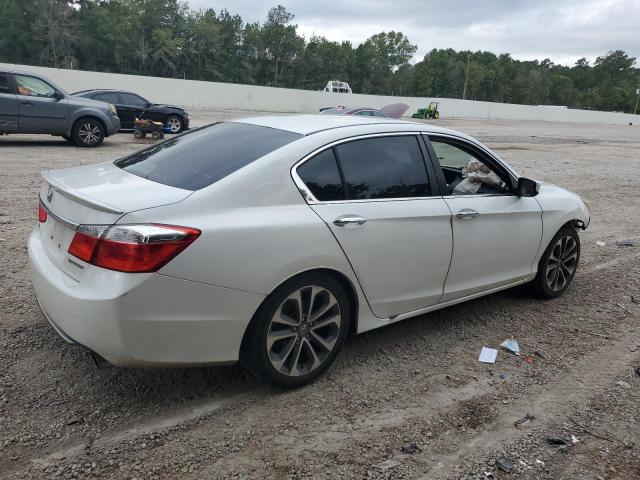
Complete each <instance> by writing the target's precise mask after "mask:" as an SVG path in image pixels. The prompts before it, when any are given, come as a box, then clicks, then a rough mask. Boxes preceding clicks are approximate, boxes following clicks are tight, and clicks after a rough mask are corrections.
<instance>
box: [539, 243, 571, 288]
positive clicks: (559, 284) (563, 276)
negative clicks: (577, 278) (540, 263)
mask: <svg viewBox="0 0 640 480" xmlns="http://www.w3.org/2000/svg"><path fill="white" fill-rule="evenodd" d="M577 261H578V243H577V242H576V239H575V238H573V237H572V236H571V235H565V236H563V237H560V238H559V239H558V241H557V242H556V244H555V245H554V246H553V249H552V250H551V253H550V254H549V260H548V261H547V271H546V275H545V278H546V282H547V287H549V289H550V290H552V291H554V292H558V291H560V290H562V289H563V288H564V287H565V286H566V285H567V284H568V283H569V282H570V281H571V277H572V276H573V274H574V272H575V270H576V266H577Z"/></svg>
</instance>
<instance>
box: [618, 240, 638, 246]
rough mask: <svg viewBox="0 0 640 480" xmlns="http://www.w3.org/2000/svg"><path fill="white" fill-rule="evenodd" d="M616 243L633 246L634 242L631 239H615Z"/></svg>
mask: <svg viewBox="0 0 640 480" xmlns="http://www.w3.org/2000/svg"><path fill="white" fill-rule="evenodd" d="M616 245H618V246H620V247H633V246H634V245H635V242H634V241H633V240H616Z"/></svg>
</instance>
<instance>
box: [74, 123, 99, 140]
mask: <svg viewBox="0 0 640 480" xmlns="http://www.w3.org/2000/svg"><path fill="white" fill-rule="evenodd" d="M78 137H80V140H81V141H82V143H84V144H85V145H93V144H94V143H97V142H98V141H99V140H100V127H98V125H96V124H94V123H91V122H85V123H83V124H82V125H80V128H79V129H78Z"/></svg>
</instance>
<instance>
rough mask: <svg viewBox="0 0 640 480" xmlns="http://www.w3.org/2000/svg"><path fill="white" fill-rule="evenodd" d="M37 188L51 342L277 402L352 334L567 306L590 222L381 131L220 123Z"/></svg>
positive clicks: (438, 136)
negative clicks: (259, 388) (269, 388)
mask: <svg viewBox="0 0 640 480" xmlns="http://www.w3.org/2000/svg"><path fill="white" fill-rule="evenodd" d="M212 145H213V146H215V148H212ZM43 176H44V183H43V185H42V189H41V192H40V206H39V224H38V226H37V227H36V228H35V229H34V231H33V232H32V233H31V235H30V237H29V262H30V265H31V271H32V281H33V286H34V289H35V294H36V296H37V299H38V302H39V304H40V306H41V307H42V310H43V312H44V314H45V316H46V317H47V318H48V319H49V322H50V323H51V325H52V326H53V328H54V329H55V330H56V331H57V332H58V333H59V334H60V335H62V337H63V338H65V339H66V340H67V341H69V342H75V343H78V344H81V345H84V346H85V347H87V348H89V349H91V350H92V351H93V352H95V354H97V355H99V357H100V358H103V359H106V361H108V362H110V363H112V364H114V365H120V366H134V365H193V364H216V363H229V362H235V361H237V360H240V361H241V362H242V363H243V364H244V365H246V366H247V367H248V368H249V369H251V371H253V372H255V373H256V374H257V375H258V376H259V377H260V378H262V379H263V380H265V381H267V382H270V383H273V384H277V385H282V386H297V385H301V384H304V383H307V382H309V381H311V380H313V379H314V378H316V377H317V376H318V375H320V374H321V373H322V372H323V371H324V370H325V369H326V368H327V367H328V366H329V365H330V364H331V362H332V361H333V360H334V358H335V357H336V355H337V353H338V351H339V350H340V347H341V346H342V344H343V343H344V341H345V338H346V337H347V335H350V334H355V333H359V332H364V331H367V330H371V329H374V328H377V327H380V326H383V325H388V324H390V323H394V322H397V321H400V320H404V319H406V318H409V317H414V316H416V315H420V314H423V313H425V312H429V311H432V310H436V309H439V308H443V307H447V306H449V305H453V304H456V303H460V302H464V301H466V300H471V299H474V298H477V297H479V296H482V295H487V294H489V293H493V292H497V291H499V290H503V289H506V288H509V287H513V286H515V285H520V284H524V283H529V284H530V286H531V287H532V288H533V289H534V290H535V291H536V292H537V294H538V295H540V296H541V297H544V298H553V297H557V296H558V295H561V294H562V293H563V292H565V291H566V290H567V288H568V287H569V285H570V283H571V281H572V279H573V277H574V275H575V273H576V269H577V266H578V261H579V258H580V239H579V237H578V231H579V230H580V229H584V228H586V227H587V225H588V224H589V220H590V214H589V210H588V209H587V206H586V205H585V203H584V202H583V201H582V200H581V198H580V197H578V196H577V195H575V194H573V193H571V192H569V191H567V190H563V189H562V188H560V187H556V186H553V185H549V184H542V183H538V182H536V181H534V180H530V179H528V178H524V177H521V176H519V175H518V174H517V173H516V171H515V170H514V169H513V168H511V167H510V166H509V165H508V164H507V163H505V162H504V161H503V160H502V159H500V158H499V157H498V156H497V155H496V154H495V153H493V152H492V151H491V150H489V149H488V148H486V147H485V146H483V145H482V144H481V143H479V142H478V141H476V140H474V139H473V138H471V137H469V136H467V135H464V134H462V133H458V132H455V131H452V130H446V129H442V128H438V127H434V126H432V125H427V124H418V123H412V122H404V121H395V120H388V119H384V118H363V117H352V116H323V115H307V116H304V115H301V116H273V117H259V118H250V119H244V120H236V121H233V122H222V123H217V124H214V125H210V126H207V127H204V128H200V129H197V130H194V131H192V132H189V133H186V134H184V135H180V136H177V137H173V138H171V139H169V140H167V141H164V142H162V143H159V144H155V145H153V146H151V147H149V148H147V149H144V150H141V151H139V152H136V153H133V154H131V155H129V156H127V157H124V158H122V159H120V160H116V161H115V162H107V163H101V164H97V165H86V166H82V167H77V168H71V169H64V170H51V171H48V172H45V173H43ZM543 226H544V227H543Z"/></svg>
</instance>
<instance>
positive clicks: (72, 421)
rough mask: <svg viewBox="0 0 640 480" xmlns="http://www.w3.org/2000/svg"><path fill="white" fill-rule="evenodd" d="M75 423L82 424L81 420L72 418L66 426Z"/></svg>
mask: <svg viewBox="0 0 640 480" xmlns="http://www.w3.org/2000/svg"><path fill="white" fill-rule="evenodd" d="M76 423H82V418H81V417H73V418H71V419H69V421H68V422H67V425H75V424H76Z"/></svg>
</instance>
